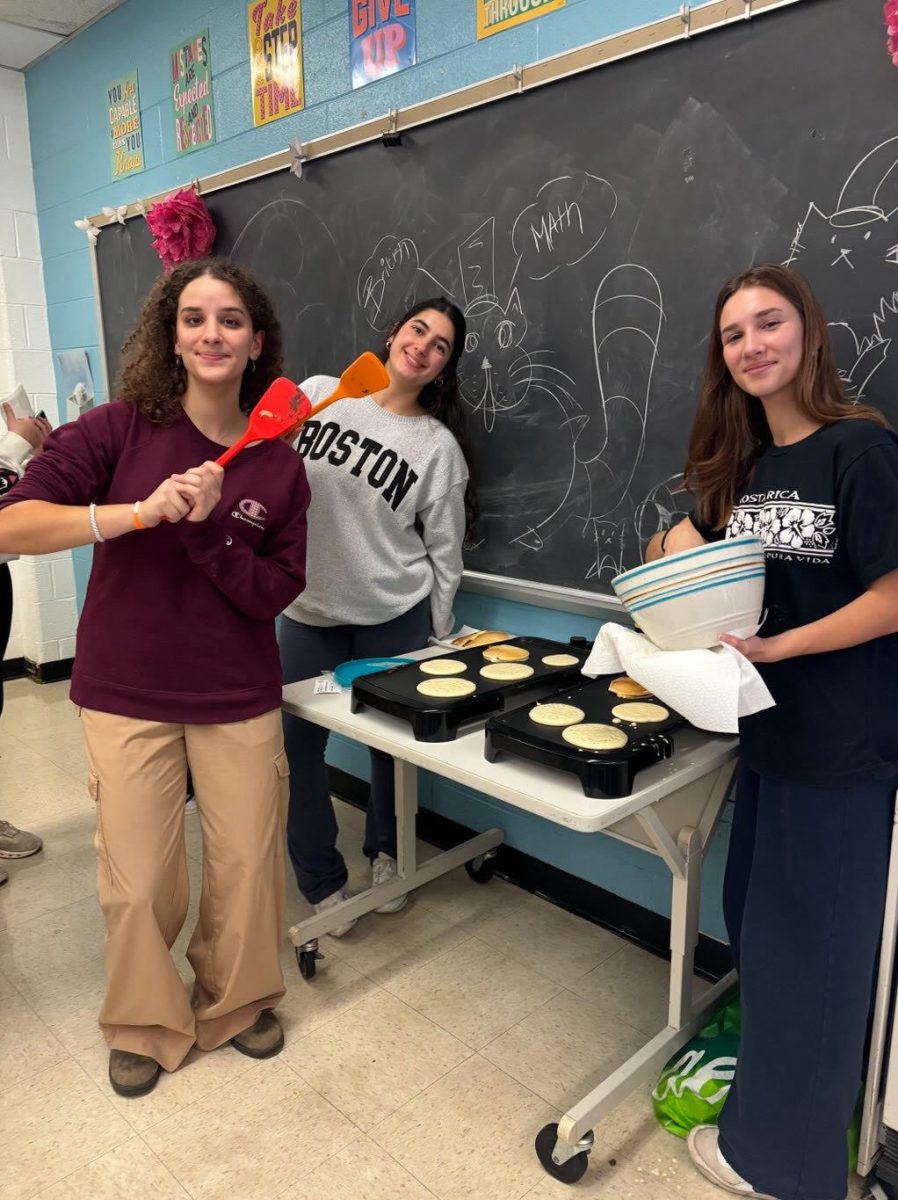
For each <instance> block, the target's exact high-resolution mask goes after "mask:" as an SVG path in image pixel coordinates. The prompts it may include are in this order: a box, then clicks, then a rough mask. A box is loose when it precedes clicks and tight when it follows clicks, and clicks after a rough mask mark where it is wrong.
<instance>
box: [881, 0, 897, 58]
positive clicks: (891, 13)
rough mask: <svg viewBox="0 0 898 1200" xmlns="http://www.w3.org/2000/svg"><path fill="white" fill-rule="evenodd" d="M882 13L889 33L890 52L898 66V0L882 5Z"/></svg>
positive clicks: (889, 0)
mask: <svg viewBox="0 0 898 1200" xmlns="http://www.w3.org/2000/svg"><path fill="white" fill-rule="evenodd" d="M882 13H883V16H884V17H885V21H886V31H887V33H888V35H889V54H890V55H891V58H892V62H893V63H894V64H895V66H896V67H898V0H887V2H886V3H885V4H884V5H883V6H882Z"/></svg>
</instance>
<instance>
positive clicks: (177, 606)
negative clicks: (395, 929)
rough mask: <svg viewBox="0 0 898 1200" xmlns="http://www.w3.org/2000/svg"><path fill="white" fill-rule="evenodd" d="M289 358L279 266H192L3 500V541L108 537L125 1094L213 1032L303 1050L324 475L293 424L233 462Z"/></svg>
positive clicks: (90, 696)
mask: <svg viewBox="0 0 898 1200" xmlns="http://www.w3.org/2000/svg"><path fill="white" fill-rule="evenodd" d="M280 370H281V337H280V330H279V326H278V322H277V319H276V317H275V315H274V313H273V311H272V308H271V305H270V303H269V302H268V299H267V298H266V297H265V295H264V293H263V292H262V291H261V289H260V288H259V286H258V285H257V284H256V283H255V282H254V281H253V280H252V279H251V278H250V277H249V276H248V275H246V274H245V273H244V272H243V271H241V270H238V269H237V268H236V267H234V266H232V265H231V264H230V263H227V262H224V261H222V260H219V259H209V260H203V261H200V262H192V263H187V264H182V265H180V266H178V267H176V268H175V269H174V270H173V271H172V272H171V274H169V275H167V276H164V277H163V278H161V279H159V280H158V281H157V282H156V284H155V285H154V287H153V288H152V290H151V291H150V294H149V296H148V297H147V300H146V303H145V305H144V308H143V312H142V313H141V316H140V318H139V320H138V324H137V327H136V329H135V331H134V332H133V333H132V334H131V336H130V337H129V339H128V341H127V343H126V345H125V348H124V352H123V362H122V368H121V374H120V380H119V383H118V388H117V395H118V399H116V400H114V401H112V402H111V403H109V404H104V405H101V406H100V407H98V408H96V409H94V410H92V411H90V412H87V413H85V414H84V415H83V416H81V417H80V418H79V419H78V420H77V421H75V422H71V423H70V424H67V425H64V426H62V427H61V428H60V429H58V430H57V431H56V432H55V433H53V434H51V435H50V437H49V438H48V439H47V441H46V444H45V447H44V450H43V453H42V454H41V455H39V456H38V457H37V458H36V459H35V460H34V462H33V464H32V466H31V467H30V468H29V470H28V472H27V473H26V475H25V476H24V478H23V479H22V480H21V482H20V483H19V484H18V485H17V486H16V487H15V488H14V489H13V490H12V491H11V492H10V493H9V495H8V496H6V497H3V498H2V499H0V552H2V553H22V554H44V553H47V552H49V551H54V550H62V549H67V548H69V547H74V546H83V545H92V546H93V551H94V554H93V567H92V570H91V576H90V582H89V585H88V589H87V596H86V598H85V602H84V608H83V611H82V614H81V619H80V623H79V627H78V649H77V655H76V658H75V666H74V669H73V672H72V690H71V695H72V699H73V700H74V702H75V704H76V705H78V706H79V710H80V716H81V723H82V728H83V732H84V738H85V743H86V748H87V758H88V763H89V771H90V793H91V796H92V797H93V799H94V801H95V803H96V811H97V835H96V839H95V845H96V851H97V881H98V890H99V897H100V904H101V907H102V909H103V914H104V917H105V921H106V941H105V949H106V967H107V991H106V997H105V999H104V1002H103V1007H102V1010H101V1012H100V1026H101V1028H102V1031H103V1033H104V1035H105V1037H106V1041H107V1042H108V1044H109V1047H110V1060H109V1078H110V1082H111V1084H112V1087H113V1088H114V1089H115V1091H116V1092H118V1093H119V1094H121V1095H124V1096H138V1095H142V1094H143V1093H145V1092H148V1091H149V1090H150V1089H151V1088H152V1087H154V1086H155V1084H156V1081H157V1079H158V1078H159V1074H160V1070H161V1069H162V1068H164V1069H165V1070H166V1071H173V1070H175V1068H176V1067H178V1066H179V1064H180V1063H181V1062H182V1061H183V1060H184V1058H185V1056H186V1055H187V1053H188V1052H189V1051H190V1049H191V1047H192V1046H194V1045H196V1046H197V1047H199V1049H201V1050H213V1049H215V1047H217V1046H220V1045H222V1044H223V1043H225V1042H228V1041H230V1042H231V1043H232V1044H233V1045H234V1046H235V1047H236V1049H237V1050H239V1051H241V1052H242V1053H244V1054H248V1055H250V1056H252V1057H255V1058H264V1057H268V1056H269V1055H271V1054H276V1053H278V1051H279V1050H280V1049H281V1047H282V1046H283V1034H282V1031H281V1028H280V1025H279V1023H278V1021H277V1018H276V1017H275V1016H274V1014H273V1012H272V1011H271V1010H272V1009H273V1008H274V1006H275V1005H276V1004H277V1002H278V1000H279V999H280V998H281V996H282V995H283V992H284V981H283V976H282V974H281V968H280V964H279V961H278V949H279V945H280V938H281V930H282V924H283V913H284V893H283V883H284V871H283V849H282V838H281V829H282V825H281V815H282V810H283V807H284V805H285V803H286V797H287V792H286V789H287V773H288V768H287V763H286V759H285V756H284V750H283V734H282V727H281V716H280V707H281V669H280V662H279V659H278V649H277V642H276V639H275V618H276V617H277V615H278V613H280V612H281V611H282V609H283V608H284V607H285V606H286V605H287V604H289V603H290V602H291V601H292V600H293V599H295V597H296V596H297V594H298V593H299V592H301V591H302V588H303V586H304V582H305V543H306V519H305V512H306V508H307V506H308V500H309V490H308V485H307V483H306V479H305V471H304V469H303V464H302V461H301V460H300V459H299V458H298V457H297V455H295V454H294V453H293V452H292V451H291V450H290V448H289V447H288V446H286V445H285V444H284V443H282V442H262V443H256V444H255V445H253V446H250V447H249V448H247V449H246V450H244V451H243V452H242V453H241V454H240V455H238V457H237V458H236V459H235V460H234V462H233V464H232V465H230V466H229V467H228V470H227V472H226V473H225V472H224V471H223V470H222V469H221V467H219V466H217V465H216V463H215V461H214V460H215V459H216V458H217V457H218V456H219V455H220V454H221V453H222V451H223V450H224V449H225V447H227V446H231V445H233V443H234V442H236V441H237V440H238V439H239V438H240V436H241V435H242V434H243V433H244V431H245V430H246V427H247V413H248V412H249V410H250V409H251V408H252V407H253V405H254V403H255V402H256V400H257V399H258V398H259V397H260V396H261V394H262V393H263V392H264V391H265V389H266V388H267V386H268V385H269V384H270V383H271V382H272V381H273V379H274V378H275V377H276V376H277V375H278V374H279V373H280ZM188 767H189V768H190V771H191V773H192V776H193V780H194V785H195V790H196V799H197V804H198V808H199V813H200V823H201V826H202V833H203V885H202V896H201V899H200V910H199V920H198V922H197V925H196V928H195V929H194V931H193V936H192V938H191V940H190V945H189V946H188V949H187V957H188V959H189V961H190V963H191V966H192V967H193V971H194V976H195V980H194V984H193V993H192V996H191V995H188V993H187V991H186V989H185V987H184V984H183V982H182V980H181V977H180V975H179V974H178V970H177V968H176V966H175V964H174V962H173V961H172V958H171V955H170V953H169V951H170V949H171V946H172V944H173V943H174V941H175V939H176V938H177V936H178V934H179V932H180V930H181V926H182V925H183V923H184V920H185V918H186V915H187V900H188V885H187V867H186V857H185V847H184V793H185V781H186V777H187V771H188Z"/></svg>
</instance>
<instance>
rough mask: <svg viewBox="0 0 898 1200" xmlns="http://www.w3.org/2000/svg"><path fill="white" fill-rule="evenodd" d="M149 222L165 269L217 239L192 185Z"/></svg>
mask: <svg viewBox="0 0 898 1200" xmlns="http://www.w3.org/2000/svg"><path fill="white" fill-rule="evenodd" d="M896 2H898V0H896ZM147 224H148V225H149V227H150V229H151V230H152V232H153V234H154V237H153V249H154V250H155V251H156V253H157V254H158V255H159V257H160V258H161V259H162V265H163V266H164V267H165V270H166V272H168V271H170V270H171V269H172V267H174V266H176V265H177V264H178V263H182V262H187V261H188V260H190V259H192V258H205V257H206V255H207V254H208V253H209V252H210V251H211V249H212V244H213V242H214V241H215V226H214V225H213V223H212V218H211V217H210V215H209V210H208V208H206V205H205V204H204V202H203V201H202V200H201V199H200V197H199V196H198V195H197V194H196V192H195V191H194V190H193V188H182V190H181V191H180V192H175V193H174V194H173V195H171V196H166V198H165V199H164V200H160V201H159V202H158V204H154V205H153V206H152V208H151V209H150V211H149V212H148V213H147Z"/></svg>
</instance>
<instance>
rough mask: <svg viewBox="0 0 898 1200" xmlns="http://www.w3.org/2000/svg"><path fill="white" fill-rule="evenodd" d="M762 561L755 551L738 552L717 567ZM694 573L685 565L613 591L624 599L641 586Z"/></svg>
mask: <svg viewBox="0 0 898 1200" xmlns="http://www.w3.org/2000/svg"><path fill="white" fill-rule="evenodd" d="M762 561H763V560H759V558H758V555H757V554H756V553H746V554H740V555H738V556H737V557H736V558H731V559H728V560H727V562H726V564H723V563H721V565H720V568H719V569H720V571H721V572H722V571H723V570H724V566H726V569H730V568H736V567H739V564H740V563H756V564H757V565H758V566H760V565H762ZM740 569H741V568H740ZM694 573H695V566H694V565H693V566H691V567H687V568H686V569H685V570H683V571H676V572H674V573H673V574H672V575H665V576H663V578H661V579H658V580H657V581H656V582H655V583H652V582H651V581H648V580H645V579H641V580H637V582H636V583H635V584H634V586H633V587H628V588H615V592H616V593H617V596H618V598H619V599H621V600H626V599H627V597H628V596H630V595H632V594H633V592H634V591H637V592H638V591H639V590H640V589H641V588H646V587H660V586H661V584H663V583H676V581H677V580H678V579H682V578H683V577H684V576H685V577H686V578H687V579H688V578H689V577H690V576H691V575H693V574H694Z"/></svg>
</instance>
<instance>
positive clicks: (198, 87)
mask: <svg viewBox="0 0 898 1200" xmlns="http://www.w3.org/2000/svg"><path fill="white" fill-rule="evenodd" d="M171 99H172V107H173V108H174V114H175V150H176V152H177V153H178V154H189V153H190V152H191V150H198V149H199V148H200V146H208V145H209V143H210V142H214V141H215V127H214V125H213V121H212V64H211V62H210V60H209V30H208V29H204V30H203V32H202V33H198V34H197V35H196V37H192V38H190V39H189V40H188V41H186V42H181V43H180V45H177V46H175V48H174V49H173V50H172V52H171Z"/></svg>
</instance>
